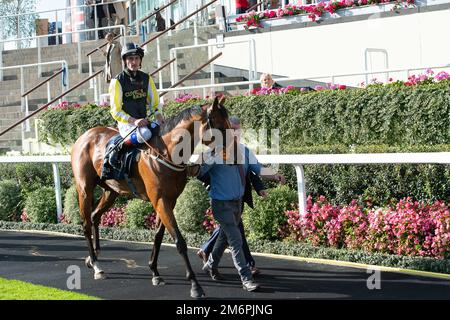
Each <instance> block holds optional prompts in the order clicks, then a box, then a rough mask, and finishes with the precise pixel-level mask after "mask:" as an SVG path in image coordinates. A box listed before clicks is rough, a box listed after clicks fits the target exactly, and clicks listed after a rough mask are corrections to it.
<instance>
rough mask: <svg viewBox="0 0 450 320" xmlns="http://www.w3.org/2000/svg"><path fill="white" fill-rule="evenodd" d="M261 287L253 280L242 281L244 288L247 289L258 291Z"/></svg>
mask: <svg viewBox="0 0 450 320" xmlns="http://www.w3.org/2000/svg"><path fill="white" fill-rule="evenodd" d="M260 288H261V287H260V285H259V284H257V283H256V282H255V281H253V280H247V281H242V289H244V290H245V291H250V292H252V291H258V290H259V289H260Z"/></svg>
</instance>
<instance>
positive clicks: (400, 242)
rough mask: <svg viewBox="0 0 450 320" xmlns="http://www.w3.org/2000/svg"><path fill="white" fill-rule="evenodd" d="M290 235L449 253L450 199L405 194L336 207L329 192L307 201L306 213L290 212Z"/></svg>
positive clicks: (396, 250)
mask: <svg viewBox="0 0 450 320" xmlns="http://www.w3.org/2000/svg"><path fill="white" fill-rule="evenodd" d="M286 215H287V217H288V226H287V229H288V231H289V234H290V237H293V238H295V239H296V240H298V241H306V242H309V243H312V244H314V245H319V246H331V247H336V248H350V249H363V250H366V251H369V252H375V251H377V252H383V253H389V254H397V255H407V256H422V257H434V258H438V259H444V258H450V203H446V202H444V201H436V202H435V203H433V204H426V203H424V202H418V201H413V200H412V199H411V198H405V199H401V200H400V201H399V202H398V203H397V204H396V205H392V206H390V207H387V208H380V209H374V208H370V207H367V206H364V207H363V206H360V205H358V204H357V202H356V200H354V201H352V203H350V204H349V205H345V206H335V205H332V204H330V203H329V202H328V201H327V199H325V197H319V199H318V200H317V201H316V202H314V203H313V202H312V199H311V198H310V197H309V198H308V201H307V212H306V214H305V216H304V217H300V215H299V212H298V211H296V210H291V211H286Z"/></svg>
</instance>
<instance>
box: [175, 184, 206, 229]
mask: <svg viewBox="0 0 450 320" xmlns="http://www.w3.org/2000/svg"><path fill="white" fill-rule="evenodd" d="M209 207H210V203H209V198H208V192H207V191H206V189H205V187H204V186H203V184H202V183H201V182H200V181H199V180H197V179H191V180H189V181H188V183H187V184H186V187H185V188H184V191H183V193H182V194H181V195H180V197H179V198H178V199H177V204H176V205H175V209H174V214H175V218H176V219H177V223H178V226H179V228H180V229H181V231H182V232H188V233H198V234H205V233H206V231H205V229H204V228H203V221H204V219H205V211H206V210H207V209H208V208H209Z"/></svg>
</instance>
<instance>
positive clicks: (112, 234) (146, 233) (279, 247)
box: [0, 221, 450, 274]
mask: <svg viewBox="0 0 450 320" xmlns="http://www.w3.org/2000/svg"><path fill="white" fill-rule="evenodd" d="M0 230H42V231H54V232H63V233H68V234H75V235H79V236H83V231H82V228H81V226H78V225H64V224H46V223H21V222H6V221H0ZM155 233H156V231H154V230H128V229H115V228H103V227H101V228H100V236H101V238H102V239H108V240H124V241H141V242H153V241H154V237H155ZM183 237H184V238H185V240H186V242H187V244H188V246H191V247H199V246H200V245H201V244H202V243H203V242H204V241H205V240H206V239H207V238H208V237H209V236H208V235H207V234H205V235H198V234H189V233H183ZM163 241H164V242H165V243H173V240H172V238H171V237H170V236H169V235H168V233H167V232H166V233H165V235H164V240H163ZM249 246H250V249H251V251H252V252H260V253H271V254H283V255H288V256H297V257H304V258H317V259H330V260H341V261H349V262H356V263H365V264H370V265H379V266H386V267H393V268H406V269H412V270H420V271H429V272H439V273H446V274H450V260H448V259H445V260H437V259H433V258H423V257H406V256H398V255H389V254H382V253H368V252H364V251H359V250H345V249H334V248H324V247H315V246H312V245H309V244H304V243H298V242H282V241H267V240H249Z"/></svg>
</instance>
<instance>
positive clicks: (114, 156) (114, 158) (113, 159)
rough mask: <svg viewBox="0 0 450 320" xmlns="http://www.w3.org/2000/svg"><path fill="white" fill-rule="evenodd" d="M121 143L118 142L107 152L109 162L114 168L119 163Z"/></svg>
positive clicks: (118, 166) (117, 166)
mask: <svg viewBox="0 0 450 320" xmlns="http://www.w3.org/2000/svg"><path fill="white" fill-rule="evenodd" d="M122 148H123V143H121V144H119V145H118V146H117V147H115V148H114V149H113V150H112V151H111V152H110V154H109V164H110V165H111V166H112V167H114V168H120V165H119V164H118V161H119V155H120V152H121V151H122Z"/></svg>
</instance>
